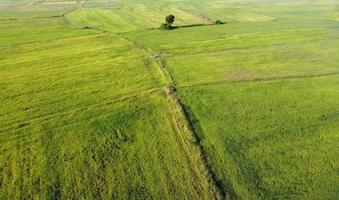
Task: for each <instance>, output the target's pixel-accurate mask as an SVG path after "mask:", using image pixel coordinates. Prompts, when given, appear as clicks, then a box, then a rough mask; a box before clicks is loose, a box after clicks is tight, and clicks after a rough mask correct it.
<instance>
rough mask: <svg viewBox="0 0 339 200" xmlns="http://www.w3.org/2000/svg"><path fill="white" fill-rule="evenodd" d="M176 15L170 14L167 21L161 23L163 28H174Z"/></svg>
mask: <svg viewBox="0 0 339 200" xmlns="http://www.w3.org/2000/svg"><path fill="white" fill-rule="evenodd" d="M174 20H175V16H174V15H168V16H167V17H166V23H165V24H161V29H172V28H173V27H172V24H173V23H174Z"/></svg>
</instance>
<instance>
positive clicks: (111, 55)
mask: <svg viewBox="0 0 339 200" xmlns="http://www.w3.org/2000/svg"><path fill="white" fill-rule="evenodd" d="M28 22H31V23H28ZM0 24H1V25H0V26H2V27H5V28H6V30H3V29H1V30H3V31H2V32H1V36H2V37H1V39H0V52H1V54H0V59H1V63H0V77H1V78H0V88H1V90H0V101H1V105H0V121H1V126H0V144H1V145H0V146H1V147H0V151H1V154H0V198H4V199H7V198H13V199H19V198H29V199H54V198H55V199H70V198H93V199H97V198H104V199H107V198H118V199H149V198H154V199H159V198H161V197H162V196H163V195H166V196H173V197H176V198H180V199H200V198H205V199H208V198H212V197H215V196H216V195H217V194H216V192H215V189H214V186H213V185H211V183H210V180H209V178H208V174H207V172H206V169H205V167H204V165H203V162H202V160H200V153H199V151H198V149H197V148H196V147H195V146H194V145H193V142H192V141H193V138H192V135H191V133H190V132H189V130H188V129H187V126H186V125H185V121H184V119H183V117H182V116H180V114H179V113H177V114H175V113H173V111H174V110H175V109H176V108H175V104H174V102H173V101H172V100H171V99H169V98H168V97H167V96H166V94H165V93H164V86H165V79H164V77H163V75H162V73H161V70H160V68H159V65H158V63H157V62H156V61H154V60H153V59H152V57H150V56H149V55H148V54H147V53H146V52H145V51H144V50H143V49H140V48H136V47H135V45H134V44H133V43H131V42H129V41H127V40H125V39H122V38H121V37H119V36H118V35H113V34H110V33H103V32H101V31H96V30H88V29H76V28H73V27H72V26H70V25H67V24H65V21H64V20H63V19H62V18H46V19H30V20H27V19H22V20H13V21H1V22H0ZM23 32H24V33H25V34H22V33H23Z"/></svg>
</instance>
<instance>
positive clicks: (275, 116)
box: [179, 75, 339, 199]
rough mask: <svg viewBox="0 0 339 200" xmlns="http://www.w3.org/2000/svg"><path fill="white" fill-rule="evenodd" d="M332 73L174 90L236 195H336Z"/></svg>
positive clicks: (215, 167)
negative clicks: (311, 76)
mask: <svg viewBox="0 0 339 200" xmlns="http://www.w3.org/2000/svg"><path fill="white" fill-rule="evenodd" d="M338 80H339V79H338V76H337V75H336V76H328V77H327V76H325V77H318V78H302V79H291V80H275V81H261V82H257V81H250V82H243V83H229V84H227V83H226V84H225V83H221V84H215V85H209V86H194V87H183V88H180V90H179V91H180V94H181V95H182V96H183V99H184V102H185V103H186V105H187V106H189V107H190V109H191V112H192V115H193V116H194V120H196V123H195V125H196V126H197V129H198V130H200V131H199V134H200V135H199V137H200V138H201V143H202V145H203V146H204V149H205V150H206V152H207V158H208V162H209V163H210V164H211V165H212V167H213V170H214V171H215V172H216V173H217V174H218V177H219V178H220V179H222V180H223V181H224V182H223V183H224V187H225V190H233V191H234V193H235V194H236V195H237V196H238V198H240V199H276V198H279V199H280V198H282V199H310V198H311V199H322V198H324V197H326V198H328V199H333V198H336V195H337V193H338V187H337V186H338V184H339V182H338V180H339V179H338V178H339V174H338V173H337V166H338V164H339V163H338V159H337V154H338V151H339V149H338V145H337V144H338V128H339V124H338V109H337V108H338V106H339V102H338V98H339V96H338V95H339V93H338V92H337V89H338Z"/></svg>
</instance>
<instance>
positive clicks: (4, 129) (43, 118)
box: [0, 88, 164, 134]
mask: <svg viewBox="0 0 339 200" xmlns="http://www.w3.org/2000/svg"><path fill="white" fill-rule="evenodd" d="M163 90H164V88H152V89H149V90H145V91H140V92H131V93H127V94H123V95H121V96H119V97H117V98H113V99H111V100H108V101H104V102H101V103H96V104H91V105H87V106H83V107H79V108H76V109H70V110H67V111H63V112H57V113H49V114H45V115H40V116H38V117H34V118H31V119H25V123H24V124H26V125H28V124H31V123H40V122H42V121H46V120H49V119H52V118H54V117H56V116H66V115H71V114H73V113H76V112H80V111H84V110H88V109H91V108H94V107H100V106H107V105H111V104H114V103H117V102H121V101H125V100H128V99H131V98H136V97H140V96H145V95H148V94H152V93H155V92H159V91H163ZM7 123H11V124H13V123H15V124H14V125H10V126H2V127H1V129H0V134H5V133H6V132H8V131H13V130H19V129H21V128H24V127H25V126H26V125H24V126H20V124H21V123H19V121H17V120H13V121H7ZM18 126H19V127H18Z"/></svg>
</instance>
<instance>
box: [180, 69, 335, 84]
mask: <svg viewBox="0 0 339 200" xmlns="http://www.w3.org/2000/svg"><path fill="white" fill-rule="evenodd" d="M338 74H339V72H329V73H322V74H306V75H291V76H280V77H274V76H272V77H263V78H254V79H243V80H241V79H240V80H229V79H228V80H225V79H221V80H216V81H206V82H200V83H193V84H182V85H180V86H178V87H179V88H184V87H195V86H205V85H218V84H224V83H230V84H231V83H244V82H261V81H279V80H290V79H291V80H292V79H303V78H315V77H326V76H336V75H338Z"/></svg>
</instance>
